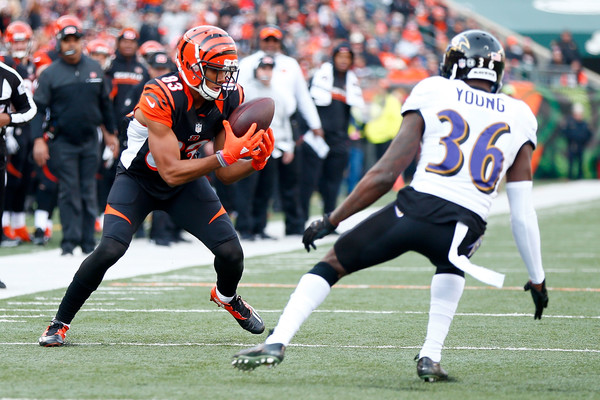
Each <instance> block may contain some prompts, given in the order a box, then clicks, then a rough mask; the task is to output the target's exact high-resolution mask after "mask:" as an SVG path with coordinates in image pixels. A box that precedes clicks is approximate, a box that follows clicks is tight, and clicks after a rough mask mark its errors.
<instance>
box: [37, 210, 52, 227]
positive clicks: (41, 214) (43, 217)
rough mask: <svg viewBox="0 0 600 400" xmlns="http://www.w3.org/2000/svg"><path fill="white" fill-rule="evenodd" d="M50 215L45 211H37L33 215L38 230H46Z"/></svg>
mask: <svg viewBox="0 0 600 400" xmlns="http://www.w3.org/2000/svg"><path fill="white" fill-rule="evenodd" d="M49 216H50V214H49V213H48V211H45V210H35V212H34V213H33V224H34V225H35V227H36V228H40V229H41V230H46V227H47V226H48V217H49Z"/></svg>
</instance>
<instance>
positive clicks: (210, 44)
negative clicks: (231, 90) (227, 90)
mask: <svg viewBox="0 0 600 400" xmlns="http://www.w3.org/2000/svg"><path fill="white" fill-rule="evenodd" d="M175 61H176V63H177V69H178V70H179V73H180V74H181V76H182V77H183V80H184V81H185V82H186V83H187V84H188V86H189V87H191V88H192V89H194V90H196V91H197V92H199V93H200V94H201V95H202V96H203V97H204V98H205V99H207V100H216V99H217V98H218V97H219V94H220V92H221V91H220V90H219V91H215V90H212V89H210V88H208V87H207V86H206V80H207V78H206V76H205V72H206V69H207V68H211V69H214V70H217V71H218V72H219V73H220V72H223V73H224V76H225V77H226V81H227V84H228V85H229V84H235V82H236V78H237V72H238V56H237V47H236V45H235V42H234V41H233V39H232V38H231V36H229V34H228V33H227V32H225V31H224V30H222V29H220V28H217V27H215V26H210V25H202V26H197V27H195V28H192V29H190V30H189V31H187V32H186V33H185V34H184V35H183V37H182V38H181V40H180V41H179V44H178V45H177V50H176V53H175ZM213 83H215V82H213Z"/></svg>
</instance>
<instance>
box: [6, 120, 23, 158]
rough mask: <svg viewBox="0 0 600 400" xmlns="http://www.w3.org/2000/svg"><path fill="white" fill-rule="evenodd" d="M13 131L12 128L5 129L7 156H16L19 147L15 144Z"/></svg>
mask: <svg viewBox="0 0 600 400" xmlns="http://www.w3.org/2000/svg"><path fill="white" fill-rule="evenodd" d="M14 131H15V128H13V127H12V126H7V127H6V132H5V137H6V151H7V152H8V154H17V151H19V147H20V146H19V142H17V139H15V136H14Z"/></svg>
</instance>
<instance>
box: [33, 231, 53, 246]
mask: <svg viewBox="0 0 600 400" xmlns="http://www.w3.org/2000/svg"><path fill="white" fill-rule="evenodd" d="M48 239H49V238H48V237H47V236H46V234H45V232H44V230H43V229H42V228H36V230H35V232H34V233H33V239H32V242H33V244H35V245H36V246H45V245H46V243H48Z"/></svg>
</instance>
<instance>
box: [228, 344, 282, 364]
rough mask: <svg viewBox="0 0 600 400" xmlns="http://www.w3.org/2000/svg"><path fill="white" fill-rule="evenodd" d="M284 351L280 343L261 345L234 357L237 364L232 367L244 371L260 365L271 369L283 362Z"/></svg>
mask: <svg viewBox="0 0 600 400" xmlns="http://www.w3.org/2000/svg"><path fill="white" fill-rule="evenodd" d="M284 351H285V346H284V345H283V344H281V343H271V344H261V345H258V346H256V347H252V348H250V349H246V350H242V351H240V352H239V353H237V354H236V355H234V356H233V357H234V360H235V361H237V363H236V364H233V365H234V367H236V368H239V369H245V370H252V369H254V368H256V367H258V366H260V365H266V366H267V367H269V368H272V367H274V366H275V365H277V364H279V363H280V362H281V361H283V355H284Z"/></svg>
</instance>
